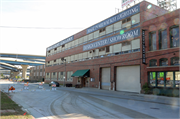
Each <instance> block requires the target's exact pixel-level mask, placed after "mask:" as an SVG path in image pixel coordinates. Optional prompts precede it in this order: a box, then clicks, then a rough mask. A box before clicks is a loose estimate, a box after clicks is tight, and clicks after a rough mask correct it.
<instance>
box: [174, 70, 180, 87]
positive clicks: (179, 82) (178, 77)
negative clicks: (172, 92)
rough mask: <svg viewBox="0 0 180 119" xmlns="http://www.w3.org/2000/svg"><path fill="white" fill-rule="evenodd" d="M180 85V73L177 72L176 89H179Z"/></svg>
mask: <svg viewBox="0 0 180 119" xmlns="http://www.w3.org/2000/svg"><path fill="white" fill-rule="evenodd" d="M179 84H180V72H179V71H176V72H175V87H179Z"/></svg>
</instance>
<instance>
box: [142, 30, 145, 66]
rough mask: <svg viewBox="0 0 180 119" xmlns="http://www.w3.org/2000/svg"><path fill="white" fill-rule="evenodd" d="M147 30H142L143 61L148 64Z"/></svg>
mask: <svg viewBox="0 0 180 119" xmlns="http://www.w3.org/2000/svg"><path fill="white" fill-rule="evenodd" d="M145 51H146V46H145V30H142V63H143V64H146V52H145Z"/></svg>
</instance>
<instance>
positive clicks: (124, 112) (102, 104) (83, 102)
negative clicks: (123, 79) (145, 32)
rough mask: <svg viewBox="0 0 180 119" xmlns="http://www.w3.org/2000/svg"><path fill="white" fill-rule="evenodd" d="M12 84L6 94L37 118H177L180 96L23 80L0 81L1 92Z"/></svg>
mask: <svg viewBox="0 0 180 119" xmlns="http://www.w3.org/2000/svg"><path fill="white" fill-rule="evenodd" d="M11 85H13V86H15V88H16V90H15V92H13V93H12V92H11V93H9V94H10V96H11V98H12V100H14V101H15V102H16V103H17V104H19V105H21V106H22V107H23V109H24V110H25V111H27V112H29V113H30V114H32V115H33V116H34V117H35V118H36V119H56V118H57V119H59V118H73V119H96V118H102V119H104V118H107V119H109V118H111V119H112V118H114V119H120V118H128V119H133V118H138V119H139V118H159V119H161V118H163V119H164V118H167V119H172V118H174V119H177V118H179V98H172V97H163V96H154V95H143V94H136V93H127V92H117V91H109V90H99V89H93V88H80V89H76V88H74V87H57V88H56V90H52V89H51V88H50V87H49V86H48V84H44V85H43V88H39V87H38V85H39V83H36V84H35V83H30V84H29V89H28V90H25V89H23V86H24V83H16V82H15V83H13V82H3V81H0V89H1V90H2V91H4V92H8V86H11Z"/></svg>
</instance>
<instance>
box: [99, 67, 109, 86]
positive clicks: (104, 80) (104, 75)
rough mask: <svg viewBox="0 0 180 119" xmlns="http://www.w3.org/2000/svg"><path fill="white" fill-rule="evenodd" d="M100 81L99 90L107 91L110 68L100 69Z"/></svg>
mask: <svg viewBox="0 0 180 119" xmlns="http://www.w3.org/2000/svg"><path fill="white" fill-rule="evenodd" d="M101 79H102V82H101V88H102V89H109V87H110V68H102V74H101Z"/></svg>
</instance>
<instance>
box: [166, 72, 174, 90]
mask: <svg viewBox="0 0 180 119" xmlns="http://www.w3.org/2000/svg"><path fill="white" fill-rule="evenodd" d="M173 86H174V83H173V72H166V87H173Z"/></svg>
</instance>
